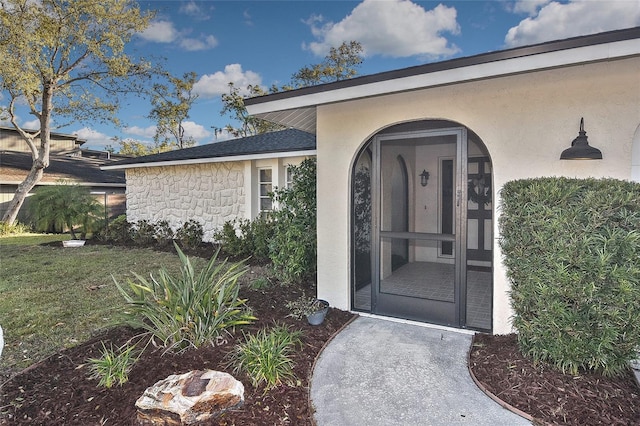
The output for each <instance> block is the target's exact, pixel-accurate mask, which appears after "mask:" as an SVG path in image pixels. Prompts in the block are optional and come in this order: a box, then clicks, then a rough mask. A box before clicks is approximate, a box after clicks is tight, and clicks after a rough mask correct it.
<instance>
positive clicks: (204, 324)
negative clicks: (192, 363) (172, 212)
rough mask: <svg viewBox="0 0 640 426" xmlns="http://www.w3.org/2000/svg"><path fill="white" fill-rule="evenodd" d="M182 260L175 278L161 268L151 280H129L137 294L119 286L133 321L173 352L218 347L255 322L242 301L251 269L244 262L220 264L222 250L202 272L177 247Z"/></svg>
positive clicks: (141, 278) (137, 278)
mask: <svg viewBox="0 0 640 426" xmlns="http://www.w3.org/2000/svg"><path fill="white" fill-rule="evenodd" d="M175 247H176V251H177V252H178V256H179V257H180V261H181V268H180V269H181V276H178V277H172V276H171V275H169V273H168V272H167V271H166V269H164V268H163V269H161V270H160V271H159V272H158V277H157V278H156V277H154V276H153V275H152V276H151V277H150V279H148V280H147V279H146V278H143V277H141V276H140V275H138V274H134V275H135V278H136V280H135V281H132V280H128V287H129V290H130V291H131V293H132V294H129V293H128V292H127V291H125V289H124V288H123V287H122V286H120V284H118V283H117V282H116V285H117V287H118V290H119V291H120V293H121V294H122V295H123V297H124V298H125V300H126V302H127V305H128V310H129V311H130V312H131V314H130V315H131V323H132V325H133V326H135V327H139V328H142V329H144V330H146V331H148V332H149V333H151V334H152V336H153V337H155V338H157V339H159V340H160V342H161V344H162V345H163V346H164V347H166V348H167V350H176V351H180V350H183V349H186V348H188V347H194V348H199V347H201V346H202V345H205V344H212V345H215V342H216V339H218V338H220V337H222V335H223V333H229V331H228V330H229V329H233V328H235V326H238V325H243V324H250V323H251V322H252V321H254V320H255V317H253V316H252V315H251V313H250V311H249V309H248V307H247V306H246V300H243V299H240V298H238V291H239V289H240V285H239V283H238V278H240V277H241V276H242V275H243V274H244V273H245V272H246V271H247V267H246V266H244V265H243V264H242V263H234V264H231V265H229V264H228V263H227V261H222V262H218V261H217V256H218V252H216V253H215V254H214V255H213V257H212V258H211V260H209V262H208V263H207V265H206V266H205V267H204V268H203V269H202V270H201V271H200V272H199V273H196V271H195V270H194V268H193V267H192V265H191V262H190V260H189V258H188V257H187V256H185V254H184V253H183V252H182V251H181V250H180V248H179V247H178V246H177V245H176V246H175Z"/></svg>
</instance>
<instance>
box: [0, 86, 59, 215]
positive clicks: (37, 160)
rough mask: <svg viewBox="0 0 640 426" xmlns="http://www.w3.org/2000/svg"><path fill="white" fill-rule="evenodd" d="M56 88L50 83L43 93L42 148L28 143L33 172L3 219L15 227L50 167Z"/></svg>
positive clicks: (23, 182) (40, 115)
mask: <svg viewBox="0 0 640 426" xmlns="http://www.w3.org/2000/svg"><path fill="white" fill-rule="evenodd" d="M54 91H55V86H54V84H53V83H51V82H48V83H47V84H45V85H44V88H43V91H42V112H41V113H40V114H38V116H39V118H40V147H39V148H36V147H35V145H34V144H33V143H31V142H30V141H27V144H28V145H29V148H30V149H31V157H32V158H33V163H32V165H31V170H29V173H28V174H27V177H26V178H25V179H24V180H23V181H22V183H20V185H18V189H16V193H15V194H14V196H13V199H12V200H11V202H10V203H9V207H8V209H7V211H6V212H5V213H4V216H3V217H2V221H3V222H5V223H8V224H9V225H13V224H14V223H15V221H16V218H17V217H18V212H19V211H20V208H21V207H22V205H23V204H24V200H25V199H26V198H27V195H29V191H31V190H32V189H33V187H34V186H36V184H37V183H38V182H40V180H41V179H42V176H43V175H44V169H45V168H47V167H48V166H49V152H50V150H51V111H52V109H53V93H54ZM32 110H33V109H32ZM12 123H13V124H14V126H15V127H16V129H17V130H18V132H19V133H20V134H22V137H23V138H25V140H26V139H27V135H26V134H25V132H24V131H23V130H22V129H21V128H19V127H18V125H17V124H16V122H15V120H12Z"/></svg>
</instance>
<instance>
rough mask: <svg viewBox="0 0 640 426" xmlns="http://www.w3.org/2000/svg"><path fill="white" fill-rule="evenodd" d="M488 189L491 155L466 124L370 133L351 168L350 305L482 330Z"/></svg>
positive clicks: (489, 282) (489, 267) (489, 246)
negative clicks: (370, 136)
mask: <svg viewBox="0 0 640 426" xmlns="http://www.w3.org/2000/svg"><path fill="white" fill-rule="evenodd" d="M423 172H427V173H428V177H427V176H423ZM492 197H493V190H492V168H491V158H490V155H489V153H488V150H487V148H486V147H485V145H484V143H483V142H482V141H481V140H480V138H479V137H478V136H477V135H476V134H475V133H474V132H472V131H471V130H470V129H468V128H466V127H465V126H462V125H460V124H458V123H455V122H452V121H446V120H424V121H419V122H411V123H402V124H397V125H393V126H390V127H388V128H386V129H384V130H381V131H380V132H378V133H377V134H375V135H374V136H373V137H372V138H370V139H369V140H368V141H367V142H366V143H365V144H364V145H363V147H362V148H361V150H360V151H359V152H358V153H357V154H356V156H355V158H354V161H353V168H352V176H351V198H352V200H351V201H352V202H351V206H352V207H351V218H352V220H351V224H352V226H351V241H352V244H351V259H352V262H351V264H352V268H351V281H352V282H351V292H352V294H351V296H352V297H351V300H352V309H354V310H359V311H364V312H370V313H373V314H379V315H386V316H393V317H399V318H406V319H411V320H418V321H424V322H430V323H436V324H443V325H448V326H454V327H461V328H473V329H478V330H487V331H490V330H491V328H492V315H491V313H492V301H493V256H492V254H493V236H492V230H493V216H494V215H493V202H492Z"/></svg>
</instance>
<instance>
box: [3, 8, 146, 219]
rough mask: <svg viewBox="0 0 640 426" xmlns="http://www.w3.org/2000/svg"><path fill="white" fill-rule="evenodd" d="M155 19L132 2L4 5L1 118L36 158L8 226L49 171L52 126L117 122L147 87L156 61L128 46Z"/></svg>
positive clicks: (11, 209)
mask: <svg viewBox="0 0 640 426" xmlns="http://www.w3.org/2000/svg"><path fill="white" fill-rule="evenodd" d="M152 17H153V14H152V13H150V12H142V11H141V10H140V8H139V6H138V3H137V2H135V1H134V0H101V1H99V2H98V1H88V0H38V1H31V0H0V90H1V91H2V93H3V94H5V95H7V96H6V98H7V99H8V105H6V106H5V107H4V112H5V114H6V115H8V117H9V119H10V121H11V124H12V125H13V127H14V128H15V129H16V130H17V131H18V133H20V135H21V136H22V138H23V140H24V141H25V143H26V144H27V146H28V147H29V151H30V152H31V156H32V159H33V165H32V167H31V170H30V171H29V174H28V175H27V177H26V178H25V180H24V181H23V182H22V183H21V184H20V185H18V189H17V190H16V193H15V196H14V198H13V200H12V201H11V203H10V204H9V208H8V209H7V211H6V213H5V215H4V217H3V219H2V220H3V221H5V222H8V223H13V222H14V221H15V218H16V216H17V214H18V211H19V209H20V207H21V206H22V204H23V202H24V199H25V197H26V196H27V194H28V193H29V191H30V190H31V189H32V188H33V187H34V186H35V185H36V184H37V183H38V182H39V181H40V179H41V178H42V175H43V172H44V169H45V168H46V167H47V166H48V165H49V152H50V132H51V128H52V125H57V126H63V125H66V124H69V123H70V122H75V121H88V120H94V121H95V120H99V121H106V120H111V121H113V122H116V123H117V118H116V116H115V112H116V111H117V109H118V106H119V103H120V102H121V100H122V95H123V94H124V93H130V92H140V91H142V88H143V87H144V86H145V85H148V84H149V79H150V78H151V76H152V75H153V71H154V69H153V66H152V65H151V63H150V62H149V61H147V60H144V59H139V58H136V57H134V56H132V55H130V54H128V53H126V52H125V49H124V48H125V46H126V44H127V43H128V42H129V41H130V40H131V38H132V37H133V36H134V34H135V33H137V32H140V31H142V30H144V29H145V28H146V27H147V26H148V25H149V22H150V19H151V18H152ZM18 103H26V105H27V107H28V109H29V112H30V114H32V115H33V116H34V117H36V118H37V119H38V121H39V122H40V128H39V129H38V130H37V131H35V132H31V131H26V130H24V129H23V128H22V127H21V125H20V123H19V119H18V115H17V112H16V106H17V104H18ZM38 139H39V140H38Z"/></svg>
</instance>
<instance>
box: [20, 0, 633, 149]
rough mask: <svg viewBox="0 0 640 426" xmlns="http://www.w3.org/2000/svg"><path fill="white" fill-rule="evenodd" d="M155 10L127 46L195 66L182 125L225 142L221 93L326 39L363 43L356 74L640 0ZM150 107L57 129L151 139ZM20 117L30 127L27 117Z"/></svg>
mask: <svg viewBox="0 0 640 426" xmlns="http://www.w3.org/2000/svg"><path fill="white" fill-rule="evenodd" d="M139 4H140V6H141V7H142V8H143V9H154V10H157V16H156V18H155V20H154V21H153V23H152V25H151V26H150V27H149V28H148V29H147V30H146V31H145V32H144V33H142V34H138V35H136V36H135V37H134V39H133V41H132V42H131V44H130V46H128V49H131V50H136V51H137V52H138V53H140V54H142V55H148V54H154V55H156V56H161V57H164V58H166V62H165V67H166V68H167V69H168V70H169V71H170V72H171V73H172V74H173V75H176V76H181V75H182V74H184V73H185V72H190V71H194V72H195V73H196V74H197V76H198V81H197V83H196V85H195V87H194V89H195V92H196V93H198V95H199V97H198V99H197V101H196V102H195V104H194V105H193V107H192V110H191V117H190V119H189V121H188V122H187V123H186V126H185V127H186V131H187V133H188V134H190V135H192V136H193V137H194V138H196V140H197V141H198V143H199V144H204V143H211V142H215V141H216V140H224V139H225V138H227V137H228V136H227V135H218V137H217V138H216V136H215V135H214V132H213V127H218V128H221V127H224V125H225V124H227V123H229V122H230V118H228V117H223V116H221V115H220V110H221V109H222V103H221V101H220V95H221V94H222V93H224V92H226V91H227V90H228V86H227V84H228V83H229V82H234V83H235V84H236V86H237V87H246V86H247V85H248V84H254V85H255V84H260V85H263V86H265V87H267V86H270V85H272V84H274V83H275V84H278V85H281V84H285V83H288V82H289V81H290V77H291V75H292V74H293V73H294V72H296V71H297V70H299V69H300V68H301V67H303V66H305V65H309V64H314V63H318V62H320V61H321V60H322V58H323V57H324V56H325V55H326V53H327V52H328V50H329V48H330V47H331V46H338V45H340V44H341V43H342V42H343V41H350V40H357V41H359V42H360V43H361V44H362V45H363V47H364V50H365V60H364V63H363V65H362V66H361V67H360V68H359V74H360V75H366V74H373V73H377V72H382V71H388V70H393V69H400V68H405V67H409V66H414V65H420V64H424V63H428V62H434V61H441V60H446V59H451V58H456V57H462V56H470V55H474V54H479V53H484V52H490V51H495V50H501V49H505V48H509V47H516V46H521V45H527V44H533V43H538V42H543V41H548V40H555V39H562V38H567V37H572V36H578V35H584V34H590V33H597V32H602V31H608V30H613V29H619V28H629V27H635V26H640V1H638V0H570V1H549V0H525V1H510V0H504V1H482V0H467V1H442V2H432V1H416V0H414V1H409V0H364V1H361V2H357V1H302V0H300V1H285V0H281V1H271V0H262V1H193V0H187V1H158V0H156V1H149V0H145V1H140V2H139ZM150 109H151V106H150V104H149V102H148V101H146V100H136V99H132V100H131V101H130V102H129V103H128V105H127V106H126V107H125V108H123V109H122V110H121V111H120V113H119V116H120V117H121V119H122V121H123V127H122V128H115V127H113V126H109V125H106V126H105V125H98V124H93V123H75V124H73V125H71V126H67V127H65V128H62V129H58V130H59V131H62V132H65V133H77V134H78V135H79V136H80V137H81V138H84V139H87V141H88V142H87V143H86V144H85V147H88V148H92V149H102V148H104V146H105V145H107V144H113V142H111V141H110V138H111V137H113V136H118V137H121V138H131V139H136V140H140V141H143V142H151V141H152V138H153V134H154V131H155V128H154V126H153V123H152V122H150V121H149V120H148V119H146V118H145V117H146V115H148V113H149V111H150ZM23 118H24V120H23V121H22V124H23V125H24V126H25V127H28V124H29V120H30V117H29V116H28V115H27V114H25V115H24V116H23Z"/></svg>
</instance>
